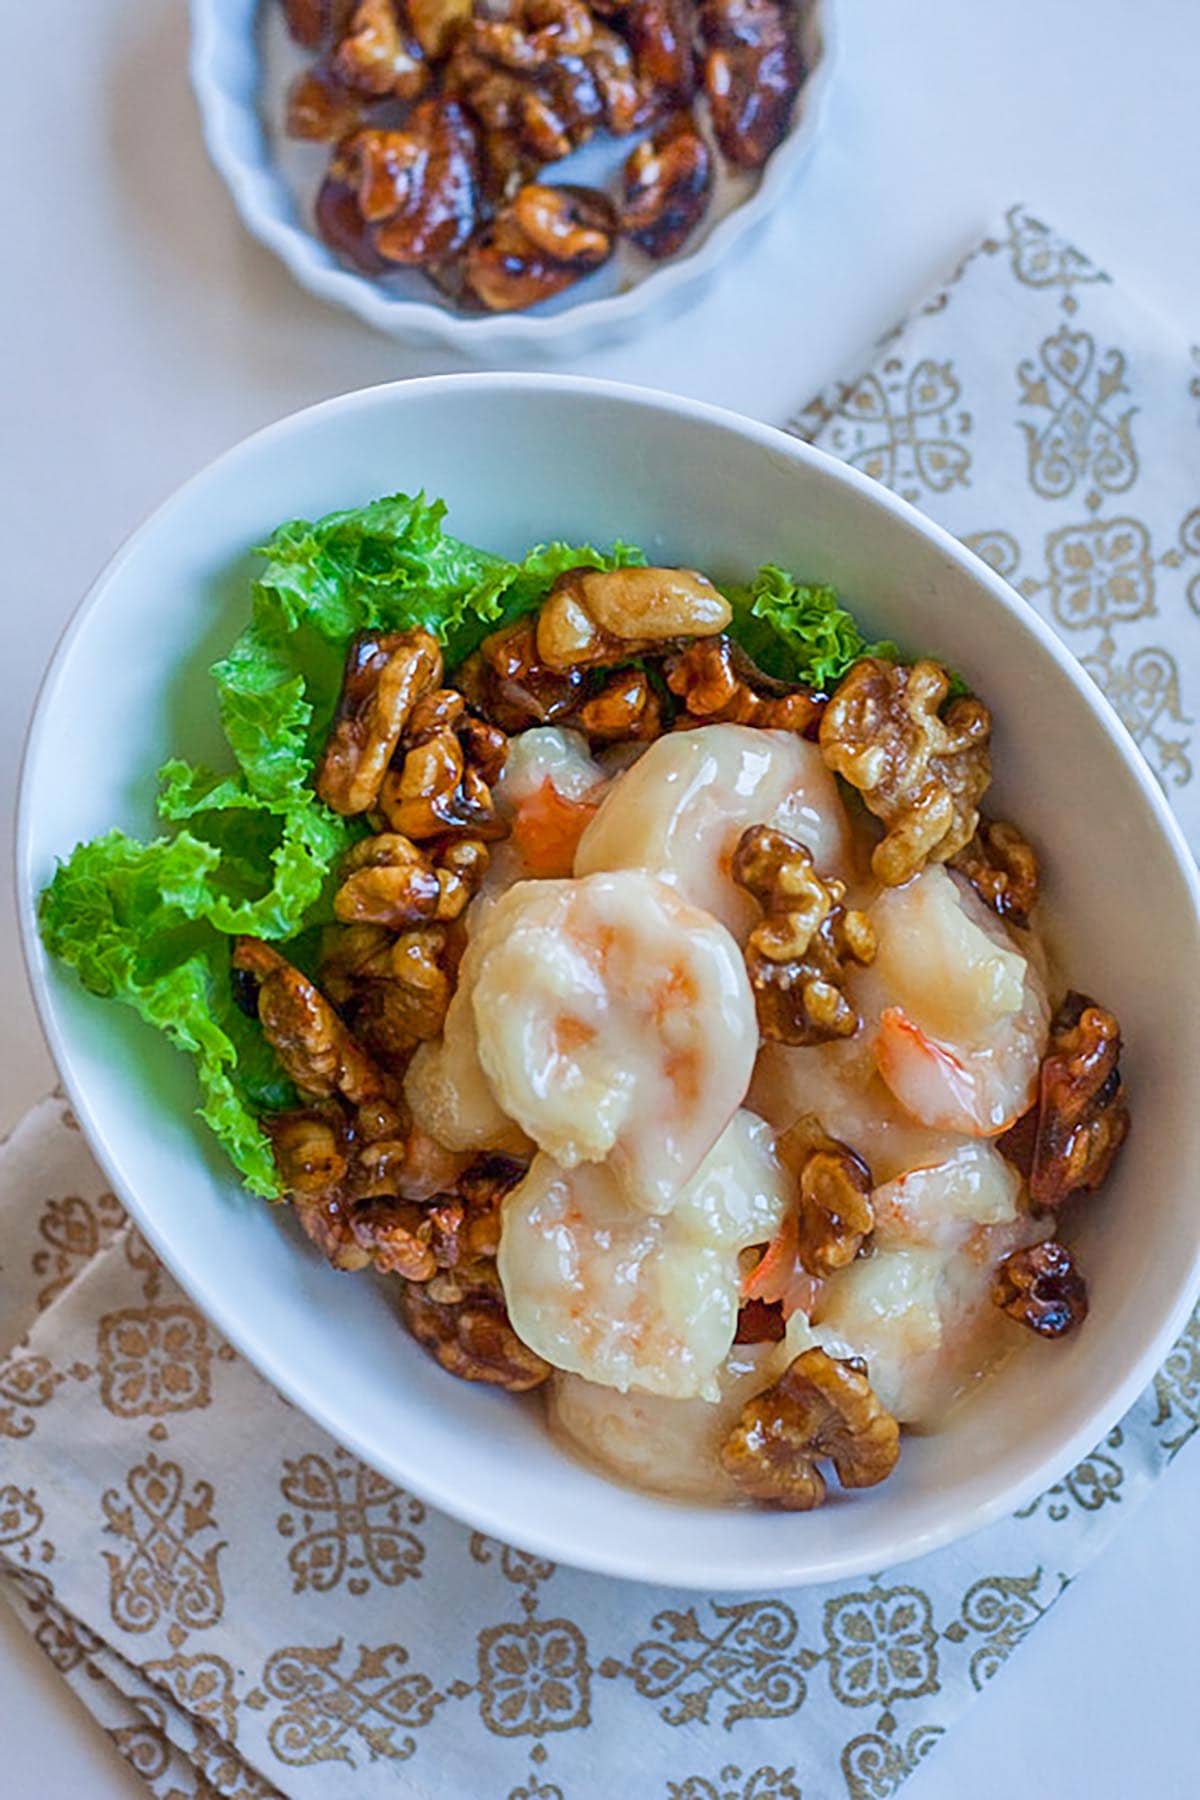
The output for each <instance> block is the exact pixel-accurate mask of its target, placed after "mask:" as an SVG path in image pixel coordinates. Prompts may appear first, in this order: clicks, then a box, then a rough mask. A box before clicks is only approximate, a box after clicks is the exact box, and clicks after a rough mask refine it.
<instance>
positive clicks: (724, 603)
mask: <svg viewBox="0 0 1200 1800" xmlns="http://www.w3.org/2000/svg"><path fill="white" fill-rule="evenodd" d="M731 617H732V613H731V609H730V606H729V602H728V600H726V599H725V597H724V595H723V594H719V593H718V592H717V590H716V588H715V587H714V586H713V584H712V582H711V581H710V580H709V579H708V577H707V576H706V575H701V574H700V573H699V572H698V571H697V570H695V569H642V568H624V569H588V568H579V569H567V570H566V571H565V573H564V574H562V575H560V576H559V577H558V580H557V581H556V582H555V583H554V586H553V587H552V588H551V589H550V592H549V593H548V594H547V596H546V598H545V600H544V601H543V603H542V609H541V611H540V613H539V614H538V621H537V649H538V655H539V656H540V657H541V658H542V661H543V662H545V663H547V664H548V665H549V667H550V668H552V669H570V668H584V667H589V666H593V665H596V664H600V663H606V662H607V663H612V662H620V661H622V660H623V659H625V658H628V657H631V656H640V655H642V654H643V652H645V651H648V650H661V649H663V648H664V647H665V646H667V645H669V644H671V643H673V642H674V641H675V639H677V638H683V637H711V636H712V635H713V634H715V633H716V632H719V631H724V629H725V627H726V626H727V625H728V623H729V621H730V618H731Z"/></svg>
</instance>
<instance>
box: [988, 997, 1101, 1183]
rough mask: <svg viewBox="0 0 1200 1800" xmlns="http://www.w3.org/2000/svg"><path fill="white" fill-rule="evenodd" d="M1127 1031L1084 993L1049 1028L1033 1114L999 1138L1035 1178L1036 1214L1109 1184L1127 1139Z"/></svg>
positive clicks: (1071, 1000)
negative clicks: (1124, 1043)
mask: <svg viewBox="0 0 1200 1800" xmlns="http://www.w3.org/2000/svg"><path fill="white" fill-rule="evenodd" d="M1120 1056H1121V1028H1120V1026H1119V1025H1118V1023H1117V1021H1116V1018H1115V1017H1114V1015H1113V1014H1112V1013H1111V1012H1109V1011H1107V1009H1106V1008H1104V1007H1102V1006H1097V1005H1096V1004H1095V1002H1094V1001H1092V1000H1089V999H1088V998H1087V997H1086V995H1084V994H1077V993H1070V994H1068V995H1067V997H1066V999H1065V1000H1064V1001H1063V1003H1062V1005H1061V1006H1060V1007H1059V1009H1058V1011H1057V1012H1056V1013H1055V1015H1054V1018H1053V1020H1052V1021H1051V1025H1050V1043H1049V1046H1048V1048H1047V1051H1046V1054H1045V1056H1044V1057H1043V1058H1042V1066H1041V1069H1040V1071H1039V1074H1038V1097H1037V1100H1036V1102H1035V1103H1034V1106H1033V1108H1032V1110H1031V1111H1030V1112H1029V1113H1027V1114H1026V1115H1025V1117H1024V1118H1023V1119H1021V1120H1018V1122H1017V1124H1016V1125H1015V1126H1014V1127H1013V1129H1012V1130H1011V1131H1010V1132H1007V1133H1006V1134H1005V1136H1004V1137H1002V1138H1000V1139H999V1147H1000V1149H1001V1150H1002V1151H1003V1152H1004V1154H1005V1155H1006V1156H1007V1157H1008V1158H1009V1160H1010V1161H1011V1162H1014V1163H1016V1165H1017V1166H1018V1167H1019V1168H1021V1169H1022V1170H1023V1172H1024V1173H1025V1174H1026V1175H1027V1176H1028V1179H1029V1198H1030V1204H1031V1205H1032V1207H1033V1209H1034V1210H1035V1211H1036V1212H1056V1211H1057V1210H1058V1208H1059V1207H1060V1206H1062V1205H1063V1204H1064V1203H1065V1202H1066V1201H1067V1200H1069V1199H1070V1198H1071V1196H1072V1195H1073V1194H1081V1193H1091V1192H1093V1191H1094V1190H1095V1189H1096V1188H1098V1187H1099V1186H1100V1184H1101V1183H1102V1182H1103V1181H1104V1180H1105V1178H1106V1177H1107V1175H1108V1172H1109V1170H1110V1169H1111V1168H1112V1165H1113V1161H1114V1159H1115V1157H1116V1155H1117V1152H1118V1151H1119V1150H1120V1148H1121V1145H1122V1144H1123V1143H1124V1142H1125V1139H1126V1137H1127V1136H1128V1134H1129V1108H1128V1106H1127V1105H1126V1103H1125V1091H1124V1088H1123V1087H1122V1085H1121V1069H1120Z"/></svg>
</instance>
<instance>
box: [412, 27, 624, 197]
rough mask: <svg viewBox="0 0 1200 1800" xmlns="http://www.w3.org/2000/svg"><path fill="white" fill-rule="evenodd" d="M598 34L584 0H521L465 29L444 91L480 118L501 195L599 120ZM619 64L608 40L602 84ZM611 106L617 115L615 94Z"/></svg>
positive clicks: (602, 101)
mask: <svg viewBox="0 0 1200 1800" xmlns="http://www.w3.org/2000/svg"><path fill="white" fill-rule="evenodd" d="M596 32H597V27H596V24H595V21H594V19H593V18H592V15H591V13H590V12H589V10H588V8H587V7H586V6H585V5H583V4H582V0H518V3H517V4H516V5H515V6H514V7H513V8H512V9H511V10H510V12H509V13H508V14H507V16H505V17H503V18H489V17H487V16H486V15H485V16H480V17H476V18H475V19H473V20H472V22H471V24H470V26H469V27H468V28H467V29H466V30H465V31H464V32H463V34H462V37H461V39H460V41H459V43H458V44H457V46H456V48H455V50H454V54H453V55H452V56H451V58H450V61H449V63H448V64H447V67H446V89H447V91H448V92H449V93H452V94H455V95H457V96H458V97H459V98H460V99H461V100H462V101H463V102H464V104H465V105H467V106H468V107H469V108H470V109H471V111H472V113H473V114H474V115H475V117H476V118H477V119H478V120H479V122H480V125H481V126H482V128H483V132H484V138H485V144H486V148H487V157H488V161H489V164H491V165H492V166H493V170H494V173H495V174H496V175H497V177H498V180H497V183H496V185H497V187H498V189H499V191H500V192H501V193H504V192H507V191H508V187H509V185H510V183H515V182H519V180H520V179H522V178H523V177H527V176H529V175H531V174H533V173H534V172H535V171H536V170H537V169H538V168H540V167H541V165H542V164H544V163H548V162H557V161H558V160H559V159H560V158H561V157H564V156H566V155H568V154H569V152H570V151H572V150H574V149H577V148H578V147H579V145H581V144H583V143H585V142H586V141H587V139H588V138H589V137H590V136H591V135H592V133H593V132H594V131H595V130H596V128H597V126H599V125H600V124H601V123H603V122H604V119H605V112H606V102H605V98H604V96H603V94H602V92H601V87H600V84H599V82H598V80H597V69H594V68H593V66H592V60H593V58H594V57H595V56H596V51H597V41H596ZM611 35H612V34H608V33H606V37H610V36H611ZM619 62H620V53H619V51H615V50H614V47H613V45H612V44H610V43H608V42H605V43H604V45H603V46H602V49H601V54H600V57H599V63H598V67H599V71H600V73H601V74H602V78H603V80H604V82H605V83H606V84H610V83H611V82H612V81H613V80H614V79H617V75H616V66H617V64H618V63H619ZM630 80H632V71H631V70H630ZM614 104H615V107H616V111H617V114H618V116H620V115H621V113H622V109H623V104H624V103H623V102H622V101H619V100H616V99H615V96H614Z"/></svg>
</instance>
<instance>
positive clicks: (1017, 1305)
mask: <svg viewBox="0 0 1200 1800" xmlns="http://www.w3.org/2000/svg"><path fill="white" fill-rule="evenodd" d="M992 1299H993V1300H994V1301H995V1303H996V1305H997V1306H998V1307H999V1308H1000V1310H1001V1311H1002V1312H1005V1313H1007V1314H1008V1316H1009V1318H1010V1319H1015V1320H1016V1321H1017V1323H1018V1324H1019V1325H1025V1326H1027V1327H1028V1329H1029V1330H1030V1331H1036V1332H1037V1334H1038V1336H1039V1337H1044V1338H1060V1337H1065V1336H1066V1334H1067V1332H1068V1331H1073V1330H1074V1329H1075V1327H1076V1326H1077V1325H1082V1323H1083V1321H1084V1320H1085V1319H1086V1318H1087V1311H1088V1295H1087V1283H1086V1282H1085V1281H1084V1279H1083V1276H1082V1275H1081V1274H1080V1272H1079V1269H1078V1267H1077V1266H1076V1263H1075V1259H1074V1257H1073V1256H1072V1255H1071V1252H1070V1251H1069V1250H1068V1249H1067V1246H1066V1245H1065V1244H1060V1243H1058V1242H1057V1241H1056V1240H1055V1239H1054V1238H1048V1239H1047V1240H1046V1242H1045V1243H1042V1244H1031V1245H1029V1247H1028V1248H1027V1249H1024V1250H1014V1251H1012V1252H1011V1254H1010V1255H1008V1256H1006V1257H1005V1258H1004V1261H1003V1262H1002V1263H1001V1264H1000V1267H999V1269H998V1270H997V1273H996V1280H995V1283H994V1285H993V1287H992Z"/></svg>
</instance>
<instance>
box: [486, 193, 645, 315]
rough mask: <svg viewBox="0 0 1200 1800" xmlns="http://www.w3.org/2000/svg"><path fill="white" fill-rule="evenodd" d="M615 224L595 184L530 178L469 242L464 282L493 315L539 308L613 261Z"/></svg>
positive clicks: (609, 206) (608, 207) (607, 205)
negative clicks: (557, 183)
mask: <svg viewBox="0 0 1200 1800" xmlns="http://www.w3.org/2000/svg"><path fill="white" fill-rule="evenodd" d="M615 229H616V221H615V215H614V213H613V209H612V206H611V203H610V202H609V201H608V200H607V199H606V198H605V196H604V195H603V194H600V193H597V192H596V191H595V190H594V189H592V188H582V187H565V186H563V187H546V186H544V185H543V184H542V183H541V182H528V183H527V184H526V185H525V186H524V187H523V188H522V189H521V190H520V192H519V193H518V194H516V195H515V197H514V198H513V199H512V200H511V201H510V202H509V203H508V205H507V206H505V207H503V208H502V209H501V211H500V212H498V213H497V214H496V217H495V218H494V219H493V220H492V221H491V222H490V224H488V225H485V226H484V227H483V229H482V231H481V232H479V234H478V235H477V236H476V237H475V238H474V240H473V241H472V242H471V243H470V244H469V245H468V246H467V252H466V259H465V262H464V265H463V279H464V281H465V283H466V286H467V288H468V289H469V290H470V292H471V293H472V294H473V295H474V296H475V298H476V299H477V300H479V301H481V302H482V304H483V305H484V306H486V307H487V308H488V309H489V310H490V311H491V312H517V311H519V310H520V309H521V308H523V307H526V306H536V305H537V304H538V302H539V301H541V300H549V299H551V298H552V297H553V296H554V295H555V294H561V293H562V292H563V290H564V289H565V288H568V287H570V286H571V285H572V283H573V282H576V281H578V280H579V279H580V278H581V277H582V276H584V275H590V274H591V272H592V270H593V269H598V268H599V267H600V265H601V264H602V263H605V262H607V261H608V258H609V257H610V256H611V255H612V250H613V237H614V233H615Z"/></svg>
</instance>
